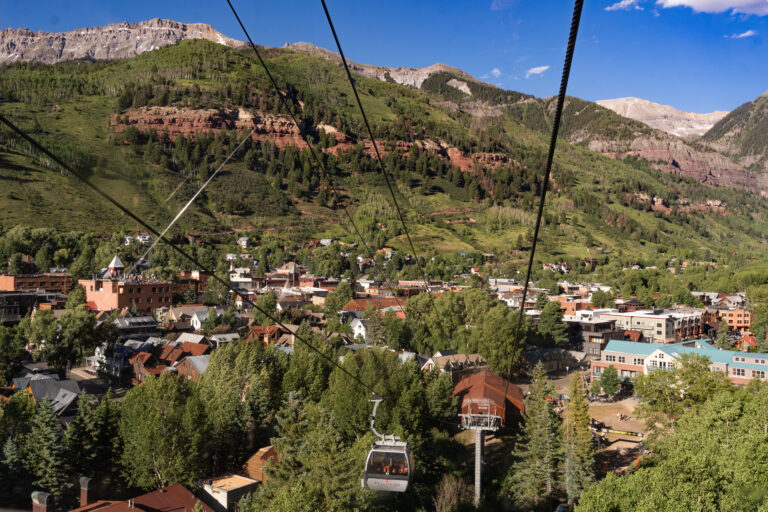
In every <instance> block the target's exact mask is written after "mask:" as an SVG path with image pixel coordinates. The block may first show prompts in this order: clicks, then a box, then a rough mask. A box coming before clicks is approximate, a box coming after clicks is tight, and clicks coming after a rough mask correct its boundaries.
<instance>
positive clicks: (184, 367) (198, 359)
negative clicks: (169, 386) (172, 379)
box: [176, 354, 211, 380]
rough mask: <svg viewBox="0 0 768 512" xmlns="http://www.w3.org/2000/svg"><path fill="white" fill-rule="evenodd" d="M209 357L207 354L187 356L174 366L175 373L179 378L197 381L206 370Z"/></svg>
mask: <svg viewBox="0 0 768 512" xmlns="http://www.w3.org/2000/svg"><path fill="white" fill-rule="evenodd" d="M210 358H211V356H210V355H208V354H205V355H202V356H187V357H185V358H184V359H182V360H181V362H180V363H179V364H177V365H176V371H178V372H179V376H180V377H186V378H187V379H190V380H199V379H200V376H201V375H202V374H203V373H204V372H205V370H206V369H207V368H208V363H209V361H210Z"/></svg>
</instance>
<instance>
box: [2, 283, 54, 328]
mask: <svg viewBox="0 0 768 512" xmlns="http://www.w3.org/2000/svg"><path fill="white" fill-rule="evenodd" d="M66 300H67V296H66V295H62V294H60V293H55V292H48V291H43V290H34V291H18V292H16V291H13V292H0V325H14V324H17V323H19V322H21V319H22V318H24V317H25V316H26V315H27V314H30V313H32V312H33V311H34V310H35V309H38V308H41V309H42V308H43V305H45V304H53V303H61V302H62V301H66Z"/></svg>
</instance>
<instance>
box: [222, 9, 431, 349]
mask: <svg viewBox="0 0 768 512" xmlns="http://www.w3.org/2000/svg"><path fill="white" fill-rule="evenodd" d="M227 4H228V5H229V8H230V9H231V10H232V14H234V15H235V18H236V19H237V22H238V24H239V25H240V28H241V29H242V31H243V34H244V35H245V37H246V39H247V40H248V44H249V46H250V47H251V48H252V49H253V51H254V53H255V54H256V57H257V59H258V61H259V63H260V64H261V67H262V68H263V69H264V71H265V73H266V74H267V77H268V78H269V81H270V83H271V84H272V87H273V88H274V89H275V91H276V92H277V96H278V100H279V102H280V104H281V106H282V107H283V108H284V109H285V110H286V112H288V115H289V116H290V118H291V120H292V121H293V123H294V125H295V126H296V128H297V129H298V130H299V135H300V136H301V138H302V140H303V141H304V143H305V144H306V145H307V147H308V148H309V151H310V153H311V155H312V158H313V160H314V161H315V164H316V165H317V166H318V167H319V168H320V170H321V171H322V173H323V175H324V176H325V177H327V179H328V184H329V185H330V187H331V190H332V192H333V193H334V194H335V195H336V196H338V197H341V194H340V193H339V192H338V190H337V189H336V187H335V186H334V184H333V176H332V175H331V174H330V173H329V172H328V169H327V167H326V165H325V164H324V163H323V161H322V159H321V158H319V157H318V155H317V153H316V151H315V149H314V147H313V146H312V144H310V141H309V139H308V138H307V135H306V133H305V131H304V130H303V129H302V125H301V124H300V123H299V122H298V119H297V118H296V116H295V114H294V113H293V109H292V108H291V107H289V106H288V103H287V102H286V100H285V96H286V95H285V94H284V93H283V92H282V90H281V89H280V86H279V85H278V84H277V80H276V79H275V77H274V75H273V74H272V72H271V71H270V70H269V67H268V66H267V63H266V61H264V59H263V57H262V55H261V52H259V50H258V48H257V47H256V45H255V44H254V42H253V40H252V39H251V36H250V34H249V33H248V30H246V28H245V25H244V24H243V21H242V20H241V19H240V15H239V14H238V13H237V10H236V9H235V7H234V5H232V2H231V1H230V0H227ZM341 208H342V210H343V211H344V213H345V215H346V216H347V219H348V220H349V222H350V223H351V224H352V227H353V228H354V230H355V233H356V234H357V237H358V238H359V239H360V240H361V241H362V243H363V246H364V247H365V249H366V252H367V253H368V257H369V258H370V259H371V261H372V262H373V264H374V265H375V266H376V269H377V271H378V272H379V274H380V275H381V276H382V278H383V280H384V284H385V286H386V287H387V289H388V290H389V291H390V293H391V294H392V296H393V297H394V299H395V302H396V303H397V305H398V307H399V308H400V310H401V311H402V312H403V314H404V315H405V316H407V314H408V313H407V312H406V309H405V307H404V306H403V304H402V302H401V301H400V299H399V297H398V295H397V293H396V292H395V290H394V289H393V288H392V285H391V283H390V280H389V278H388V277H387V276H386V273H385V272H384V269H383V268H382V267H381V266H380V265H379V263H377V262H376V258H375V256H374V254H373V250H372V249H371V248H370V246H369V245H368V242H367V241H366V240H365V237H364V236H363V234H362V232H361V231H360V229H359V228H358V227H357V224H356V223H355V221H354V219H353V217H352V215H351V214H350V213H349V211H348V210H347V208H346V206H344V205H343V204H342V205H341ZM333 211H334V212H335V210H333ZM340 224H342V225H343V223H342V222H340ZM414 257H415V258H416V263H417V264H418V263H419V260H418V258H417V257H416V256H415V255H414ZM425 284H426V285H427V286H428V284H429V283H428V282H427V283H425ZM441 331H442V327H441ZM443 334H444V333H443ZM409 348H410V349H411V350H412V351H413V352H414V353H416V354H418V351H417V350H416V349H415V348H414V347H413V346H411V345H410V343H409Z"/></svg>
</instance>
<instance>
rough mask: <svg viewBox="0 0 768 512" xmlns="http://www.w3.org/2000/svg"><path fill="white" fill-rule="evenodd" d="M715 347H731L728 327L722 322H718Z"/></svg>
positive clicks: (726, 348) (724, 348) (727, 348)
mask: <svg viewBox="0 0 768 512" xmlns="http://www.w3.org/2000/svg"><path fill="white" fill-rule="evenodd" d="M717 348H719V349H723V350H730V349H731V342H730V340H729V339H728V327H727V326H726V325H725V324H724V323H722V322H721V323H720V328H719V329H718V330H717Z"/></svg>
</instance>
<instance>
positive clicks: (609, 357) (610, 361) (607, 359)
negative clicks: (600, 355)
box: [605, 356, 616, 363]
mask: <svg viewBox="0 0 768 512" xmlns="http://www.w3.org/2000/svg"><path fill="white" fill-rule="evenodd" d="M605 360H606V361H608V362H609V363H613V362H614V361H616V356H605Z"/></svg>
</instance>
